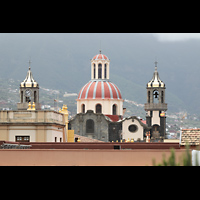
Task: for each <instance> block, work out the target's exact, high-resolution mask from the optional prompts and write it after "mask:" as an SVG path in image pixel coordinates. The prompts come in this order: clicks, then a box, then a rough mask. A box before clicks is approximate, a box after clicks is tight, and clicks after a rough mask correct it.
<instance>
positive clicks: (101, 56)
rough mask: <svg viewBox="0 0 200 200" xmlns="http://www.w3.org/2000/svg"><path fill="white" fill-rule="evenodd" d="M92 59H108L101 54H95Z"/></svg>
mask: <svg viewBox="0 0 200 200" xmlns="http://www.w3.org/2000/svg"><path fill="white" fill-rule="evenodd" d="M93 60H109V59H108V57H107V56H105V55H103V54H101V53H100V54H97V55H96V56H94V57H93Z"/></svg>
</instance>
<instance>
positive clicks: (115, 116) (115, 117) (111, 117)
mask: <svg viewBox="0 0 200 200" xmlns="http://www.w3.org/2000/svg"><path fill="white" fill-rule="evenodd" d="M106 116H107V117H109V118H110V119H111V120H112V121H113V122H117V121H119V115H106Z"/></svg>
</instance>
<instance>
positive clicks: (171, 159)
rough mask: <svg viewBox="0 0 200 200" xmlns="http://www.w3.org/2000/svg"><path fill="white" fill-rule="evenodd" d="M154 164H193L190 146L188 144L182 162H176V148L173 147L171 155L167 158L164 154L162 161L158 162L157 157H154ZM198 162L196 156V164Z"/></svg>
mask: <svg viewBox="0 0 200 200" xmlns="http://www.w3.org/2000/svg"><path fill="white" fill-rule="evenodd" d="M152 162H153V166H192V156H191V153H190V146H189V145H188V144H187V145H186V148H185V153H184V155H183V157H182V159H181V162H176V156H175V150H174V149H173V148H172V149H171V155H170V157H169V158H168V160H166V158H165V155H163V160H162V163H159V164H156V162H155V159H153V161H152ZM197 163H198V158H197V156H196V164H197Z"/></svg>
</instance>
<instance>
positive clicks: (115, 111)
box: [112, 104, 117, 115]
mask: <svg viewBox="0 0 200 200" xmlns="http://www.w3.org/2000/svg"><path fill="white" fill-rule="evenodd" d="M112 114H113V115H117V106H116V104H114V105H113V107H112Z"/></svg>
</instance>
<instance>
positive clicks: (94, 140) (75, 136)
mask: <svg viewBox="0 0 200 200" xmlns="http://www.w3.org/2000/svg"><path fill="white" fill-rule="evenodd" d="M74 138H80V140H81V142H103V141H100V140H96V139H93V138H89V137H85V136H81V135H77V134H74Z"/></svg>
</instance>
